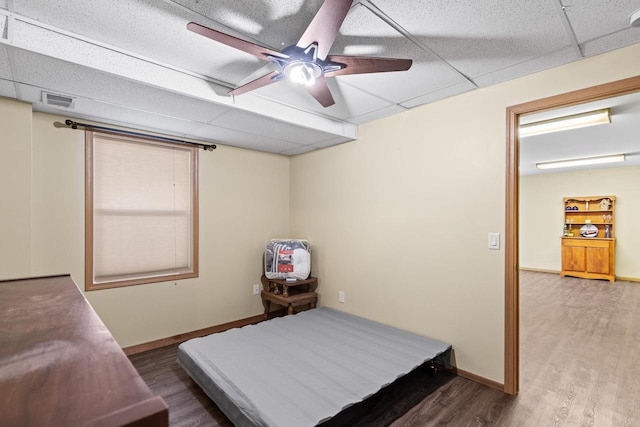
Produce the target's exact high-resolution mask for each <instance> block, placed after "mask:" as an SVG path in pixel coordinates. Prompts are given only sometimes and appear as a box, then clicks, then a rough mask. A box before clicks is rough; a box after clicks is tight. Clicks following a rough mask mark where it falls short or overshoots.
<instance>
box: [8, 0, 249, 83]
mask: <svg viewBox="0 0 640 427" xmlns="http://www.w3.org/2000/svg"><path fill="white" fill-rule="evenodd" d="M16 9H17V10H16V12H18V13H21V14H24V15H25V16H28V17H30V18H33V19H36V20H38V21H42V22H45V23H47V24H50V25H53V26H54V27H58V28H61V29H64V30H67V31H70V32H73V33H76V34H82V35H83V37H86V38H89V39H93V40H96V41H99V42H102V43H107V44H110V45H113V46H118V47H119V48H121V49H124V50H127V51H130V52H135V53H137V54H139V55H142V56H144V57H149V58H152V59H154V60H157V61H161V62H164V63H168V64H175V65H177V66H179V67H181V68H184V69H188V70H190V71H193V72H196V73H198V74H202V75H206V76H215V77H216V78H217V79H219V80H222V81H226V82H229V83H235V82H237V81H238V78H239V76H242V75H244V74H247V73H249V72H250V71H251V70H252V69H254V68H255V67H256V66H257V64H258V63H259V60H258V59H257V58H254V57H252V56H251V55H247V54H245V53H243V52H239V51H237V50H235V49H232V48H230V47H227V46H224V45H221V44H219V43H218V44H217V45H215V46H213V45H212V43H215V42H214V41H212V40H210V39H207V38H205V37H202V36H200V35H198V34H195V33H193V32H191V31H188V30H187V28H186V26H187V23H188V22H189V21H192V20H196V19H197V18H198V15H196V14H195V13H193V14H191V15H190V16H188V15H187V14H186V13H185V12H184V10H183V9H182V8H179V7H177V6H175V5H171V4H170V3H167V2H162V1H157V0H156V1H149V0H147V1H118V2H87V1H80V0H62V1H56V2H50V1H48V0H33V1H32V0H29V1H25V0H16ZM70 10H72V11H74V13H69V11H70ZM200 23H202V24H204V25H207V24H209V23H207V22H204V23H203V22H200ZM209 25H210V24H209ZM205 52H211V55H206V54H204V53H205ZM213 52H215V54H214V53H213ZM79 54H81V53H80V52H79Z"/></svg>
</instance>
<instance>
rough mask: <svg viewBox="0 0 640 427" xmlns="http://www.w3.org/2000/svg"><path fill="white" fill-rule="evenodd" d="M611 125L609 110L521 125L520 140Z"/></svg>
mask: <svg viewBox="0 0 640 427" xmlns="http://www.w3.org/2000/svg"><path fill="white" fill-rule="evenodd" d="M605 123H611V117H610V111H609V109H608V108H604V109H602V110H595V111H588V112H586V113H580V114H573V115H571V116H563V117H558V118H555V119H549V120H542V121H539V122H533V123H527V124H526V125H520V130H519V136H520V138H523V137H526V136H533V135H541V134H543V133H551V132H559V131H563V130H569V129H578V128H582V127H587V126H594V125H603V124H605Z"/></svg>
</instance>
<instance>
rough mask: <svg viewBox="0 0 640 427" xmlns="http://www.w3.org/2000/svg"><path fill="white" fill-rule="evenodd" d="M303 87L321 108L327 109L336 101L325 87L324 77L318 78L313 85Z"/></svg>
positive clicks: (327, 86) (327, 87)
mask: <svg viewBox="0 0 640 427" xmlns="http://www.w3.org/2000/svg"><path fill="white" fill-rule="evenodd" d="M305 87H306V88H307V91H308V92H309V93H310V94H311V96H313V97H314V98H315V99H316V100H317V101H318V102H319V103H320V104H321V105H322V106H323V107H329V106H331V105H333V104H335V103H336V101H334V100H333V96H332V95H331V91H330V90H329V85H327V80H326V79H325V78H324V76H320V77H318V78H317V79H316V82H315V84H312V85H310V86H305Z"/></svg>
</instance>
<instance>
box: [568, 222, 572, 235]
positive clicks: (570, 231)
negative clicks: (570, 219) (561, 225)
mask: <svg viewBox="0 0 640 427" xmlns="http://www.w3.org/2000/svg"><path fill="white" fill-rule="evenodd" d="M567 237H573V229H572V228H571V224H569V230H567Z"/></svg>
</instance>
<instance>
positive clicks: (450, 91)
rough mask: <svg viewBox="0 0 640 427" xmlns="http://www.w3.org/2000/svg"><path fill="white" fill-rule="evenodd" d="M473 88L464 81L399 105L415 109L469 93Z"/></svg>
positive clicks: (473, 86) (469, 83)
mask: <svg viewBox="0 0 640 427" xmlns="http://www.w3.org/2000/svg"><path fill="white" fill-rule="evenodd" d="M475 88H476V86H475V85H473V84H472V83H471V82H469V81H464V82H462V83H459V84H456V85H452V86H449V87H445V88H442V89H439V90H436V91H434V92H431V93H426V94H424V95H419V96H416V97H415V98H412V99H409V100H407V101H405V102H403V103H402V104H401V105H402V106H403V107H405V108H413V107H417V106H418V105H422V104H427V103H429V102H433V101H438V100H440V99H444V98H449V97H451V96H455V95H459V94H461V93H465V92H469V91H470V90H473V89H475Z"/></svg>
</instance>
